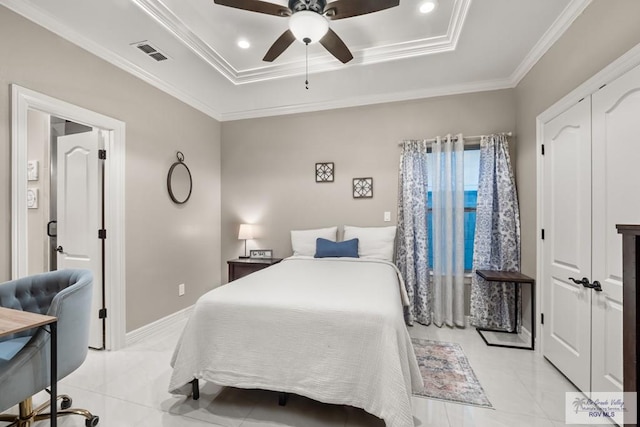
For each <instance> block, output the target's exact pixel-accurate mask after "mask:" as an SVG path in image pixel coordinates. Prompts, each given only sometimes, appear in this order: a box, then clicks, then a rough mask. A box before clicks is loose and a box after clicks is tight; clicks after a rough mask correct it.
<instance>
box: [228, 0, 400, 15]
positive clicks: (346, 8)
mask: <svg viewBox="0 0 640 427" xmlns="http://www.w3.org/2000/svg"><path fill="white" fill-rule="evenodd" d="M216 3H217V2H216ZM399 4H400V0H336V1H333V2H331V3H328V4H327V6H326V7H325V13H326V16H327V18H329V19H331V20H335V19H344V18H350V17H352V16H359V15H366V14H367V13H372V12H378V11H380V10H385V9H389V8H392V7H396V6H398V5H399Z"/></svg>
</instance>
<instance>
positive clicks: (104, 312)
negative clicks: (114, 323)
mask: <svg viewBox="0 0 640 427" xmlns="http://www.w3.org/2000/svg"><path fill="white" fill-rule="evenodd" d="M106 318H107V309H106V308H101V309H100V310H98V319H106Z"/></svg>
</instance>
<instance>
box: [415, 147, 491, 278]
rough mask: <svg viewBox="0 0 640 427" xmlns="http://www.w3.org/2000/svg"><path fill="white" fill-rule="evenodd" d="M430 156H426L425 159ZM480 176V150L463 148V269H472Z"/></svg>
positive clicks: (430, 220)
mask: <svg viewBox="0 0 640 427" xmlns="http://www.w3.org/2000/svg"><path fill="white" fill-rule="evenodd" d="M429 155H430V154H428V155H427V157H428V156H429ZM479 174H480V149H479V148H465V150H464V269H465V270H466V271H471V269H472V268H473V237H474V235H475V231H476V206H477V200H478V176H479ZM431 182H432V179H431V176H429V191H428V193H427V226H428V227H429V242H428V245H429V260H428V264H429V267H433V237H432V236H433V233H431V229H432V227H433V215H432V213H431V209H432V207H433V205H432V201H433V197H432V193H431Z"/></svg>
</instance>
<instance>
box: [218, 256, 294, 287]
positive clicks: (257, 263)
mask: <svg viewBox="0 0 640 427" xmlns="http://www.w3.org/2000/svg"><path fill="white" fill-rule="evenodd" d="M280 261H282V258H241V259H232V260H230V261H227V264H228V265H229V282H233V281H234V280H237V279H239V278H241V277H244V276H247V275H249V274H251V273H254V272H256V271H258V270H262V269H263V268H267V267H269V266H272V265H274V264H277V263H279V262H280Z"/></svg>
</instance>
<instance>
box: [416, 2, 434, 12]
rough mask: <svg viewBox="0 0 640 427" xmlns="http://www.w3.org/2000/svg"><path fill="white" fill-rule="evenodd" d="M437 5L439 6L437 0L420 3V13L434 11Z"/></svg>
mask: <svg viewBox="0 0 640 427" xmlns="http://www.w3.org/2000/svg"><path fill="white" fill-rule="evenodd" d="M437 6H438V1H437V0H427V1H425V2H424V3H422V4H421V5H420V13H429V12H433V11H434V10H435V8H436V7H437Z"/></svg>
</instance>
